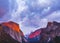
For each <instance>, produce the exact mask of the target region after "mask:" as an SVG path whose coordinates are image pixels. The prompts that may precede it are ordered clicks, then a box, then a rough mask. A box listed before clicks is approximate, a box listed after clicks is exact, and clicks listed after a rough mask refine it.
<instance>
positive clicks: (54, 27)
mask: <svg viewBox="0 0 60 43" xmlns="http://www.w3.org/2000/svg"><path fill="white" fill-rule="evenodd" d="M58 37H59V39H60V23H58V22H55V21H53V22H48V24H47V26H46V27H45V28H40V29H38V30H36V31H34V32H32V33H31V34H30V35H29V37H28V40H29V41H30V43H58V41H60V40H58V41H57V39H58ZM35 41H36V42H35ZM59 43H60V42H59Z"/></svg>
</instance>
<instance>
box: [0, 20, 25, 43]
mask: <svg viewBox="0 0 60 43" xmlns="http://www.w3.org/2000/svg"><path fill="white" fill-rule="evenodd" d="M22 39H23V40H24V35H23V32H22V31H21V30H20V28H19V25H18V24H17V23H15V22H12V21H10V22H4V23H1V24H0V43H22Z"/></svg>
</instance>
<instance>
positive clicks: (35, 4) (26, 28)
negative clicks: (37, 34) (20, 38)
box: [0, 0, 60, 35]
mask: <svg viewBox="0 0 60 43" xmlns="http://www.w3.org/2000/svg"><path fill="white" fill-rule="evenodd" d="M59 3H60V0H0V23H1V22H6V21H14V22H16V23H18V24H19V26H20V28H21V30H22V31H23V32H24V35H26V34H29V33H31V32H33V31H35V30H37V29H39V28H43V27H46V25H47V23H48V22H49V21H57V22H60V19H59V18H60V5H59Z"/></svg>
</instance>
